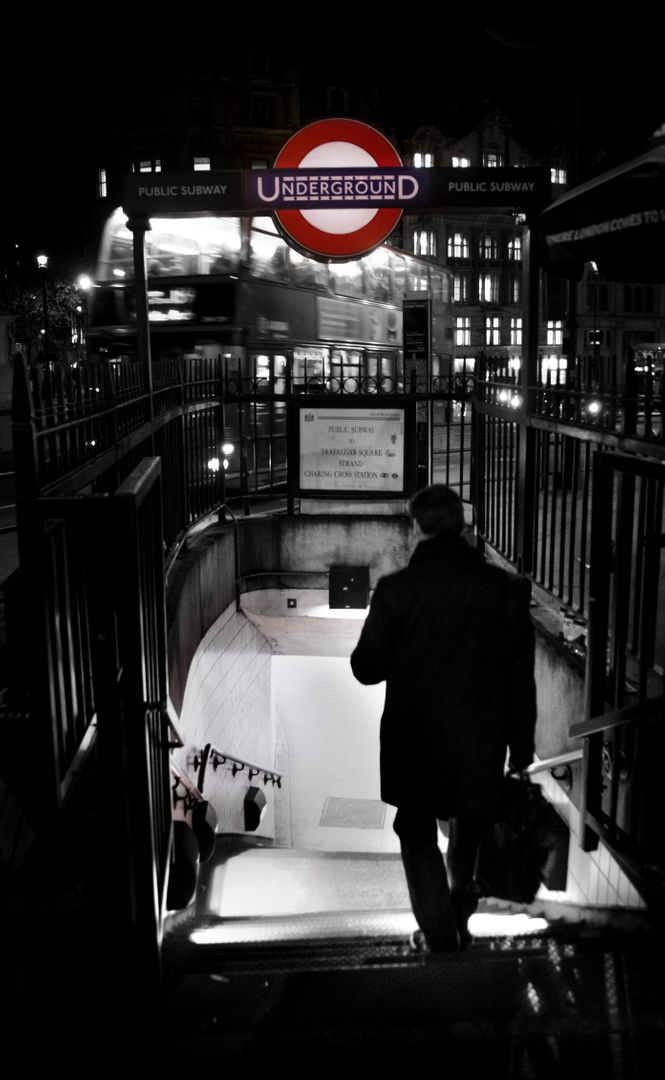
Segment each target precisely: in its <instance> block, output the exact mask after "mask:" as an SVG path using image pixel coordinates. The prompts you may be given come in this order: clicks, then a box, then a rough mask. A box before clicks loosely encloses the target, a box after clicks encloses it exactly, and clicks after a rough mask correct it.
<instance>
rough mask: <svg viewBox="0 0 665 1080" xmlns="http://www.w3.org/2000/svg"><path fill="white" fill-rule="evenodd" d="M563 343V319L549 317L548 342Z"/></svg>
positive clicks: (553, 343)
mask: <svg viewBox="0 0 665 1080" xmlns="http://www.w3.org/2000/svg"><path fill="white" fill-rule="evenodd" d="M562 343H563V323H562V321H561V319H548V322H547V344H548V345H561V344H562Z"/></svg>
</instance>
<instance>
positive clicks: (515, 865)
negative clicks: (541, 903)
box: [475, 776, 569, 904]
mask: <svg viewBox="0 0 665 1080" xmlns="http://www.w3.org/2000/svg"><path fill="white" fill-rule="evenodd" d="M503 786H504V791H503V800H502V808H501V812H500V815H499V817H498V819H497V820H496V821H495V822H494V824H493V825H492V827H491V829H490V831H489V832H488V834H487V835H486V837H485V838H484V839H483V841H482V843H481V845H480V849H479V851H478V861H477V863H476V880H475V888H476V892H477V894H478V895H480V896H492V897H495V898H496V899H500V900H512V901H515V902H517V903H523V904H530V903H531V902H532V900H534V899H535V896H536V893H537V892H538V889H539V887H540V885H541V884H545V885H546V886H547V887H548V888H564V889H565V875H566V869H567V861H568V835H569V834H568V829H567V827H566V825H565V824H564V823H563V821H562V820H561V819H560V817H559V815H558V814H557V812H556V810H555V809H554V807H553V806H552V805H551V804H550V803H549V802H548V801H547V799H546V798H545V796H544V795H543V793H542V791H541V789H540V787H539V785H538V784H534V783H532V782H531V781H530V780H529V779H528V778H526V777H523V776H505V777H504V781H503ZM562 855H563V856H564V862H563V866H562V861H561V856H562ZM562 868H563V877H562V874H561V870H562ZM562 881H563V884H562V883H561V882H562Z"/></svg>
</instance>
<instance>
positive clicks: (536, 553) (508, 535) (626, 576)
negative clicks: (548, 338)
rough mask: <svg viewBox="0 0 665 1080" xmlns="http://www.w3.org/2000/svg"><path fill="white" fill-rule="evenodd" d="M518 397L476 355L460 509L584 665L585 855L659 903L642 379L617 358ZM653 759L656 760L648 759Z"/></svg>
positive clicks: (656, 704)
mask: <svg viewBox="0 0 665 1080" xmlns="http://www.w3.org/2000/svg"><path fill="white" fill-rule="evenodd" d="M539 370H540V372H541V373H542V377H541V378H540V380H539V381H538V383H537V385H536V386H535V387H531V388H529V401H530V402H531V403H532V404H533V408H532V411H527V410H526V409H525V408H524V406H523V402H522V398H521V393H522V390H521V384H520V383H518V380H517V377H516V374H515V372H514V370H513V369H512V368H511V367H510V365H509V364H508V363H507V362H506V361H505V359H504V358H503V357H501V358H498V359H496V360H494V359H493V358H492V357H487V356H484V357H481V358H480V360H479V362H478V365H477V379H476V400H475V409H474V443H473V445H474V458H473V482H474V502H475V504H476V510H477V525H478V530H479V533H480V535H481V537H482V539H483V540H484V541H485V542H486V543H488V544H489V545H491V546H492V547H493V548H495V549H496V550H497V551H499V552H500V553H501V554H502V555H503V556H504V557H505V558H506V559H508V560H509V561H510V562H513V563H514V564H515V566H516V567H517V568H518V569H520V570H522V571H523V572H525V573H527V574H528V576H529V577H530V578H531V579H532V580H533V581H534V582H536V583H537V584H538V585H539V586H541V587H542V588H543V589H544V590H545V591H546V592H548V593H549V594H550V595H551V596H552V598H553V599H554V600H556V601H558V602H559V604H560V606H561V616H562V618H561V636H562V639H563V640H564V641H566V642H567V643H568V644H569V645H570V647H571V650H572V651H573V652H575V653H577V655H578V656H579V657H581V658H582V660H583V661H585V663H586V688H587V705H586V716H585V720H584V721H583V722H580V723H579V724H576V725H575V726H574V728H573V729H572V730H571V734H572V735H573V736H575V737H579V738H581V739H583V740H584V745H585V753H584V766H583V775H584V784H583V787H584V793H583V805H582V807H581V811H582V815H583V820H584V822H585V825H586V826H587V838H586V841H585V842H586V844H587V846H588V847H589V848H591V847H593V846H595V845H596V844H597V843H598V839H599V838H600V839H601V840H602V841H603V843H605V844H606V845H607V846H608V847H609V848H610V850H611V851H612V853H613V854H614V855H615V856H616V858H617V859H618V860H619V862H620V863H621V865H623V866H624V868H625V869H626V872H627V873H628V874H629V876H630V877H631V878H632V880H633V881H634V883H636V884H637V885H638V887H640V888H642V889H643V890H646V893H647V895H648V896H649V898H650V899H652V900H654V902H655V901H656V898H657V900H658V902H659V903H660V905H661V906H662V904H663V902H664V900H665V867H664V866H663V859H662V855H660V856H658V855H657V854H656V846H657V839H656V837H655V835H654V829H653V811H654V798H655V792H656V790H657V788H658V785H659V783H660V781H659V779H658V775H657V773H658V769H656V768H655V767H654V765H653V761H654V760H656V759H655V758H654V756H653V755H654V751H655V750H656V749H657V748H661V743H662V732H663V730H665V716H664V715H663V699H662V682H663V665H664V662H665V619H664V618H663V613H664V612H665V595H664V590H665V586H664V584H663V560H662V551H663V547H664V546H665V522H664V491H665V441H664V439H663V423H662V420H663V416H662V395H661V391H660V388H659V384H658V383H657V381H656V379H655V377H649V378H645V377H644V375H642V376H641V377H639V378H638V376H637V375H636V374H635V373H634V372H633V370H632V358H631V357H630V356H629V357H628V359H627V362H626V365H625V368H624V370H623V371H621V370H620V369H619V366H618V365H617V363H616V361H611V362H609V363H606V364H605V365H604V368H603V372H602V375H601V373H599V370H598V364H597V360H596V358H581V359H578V361H577V362H576V364H575V365H574V367H573V369H572V370H569V371H568V372H566V373H565V374H563V375H561V374H557V376H556V379H555V377H554V375H553V374H552V372H551V371H545V372H544V373H543V365H542V364H540V365H539ZM657 760H659V761H660V760H662V755H661V754H660V749H658V754H657Z"/></svg>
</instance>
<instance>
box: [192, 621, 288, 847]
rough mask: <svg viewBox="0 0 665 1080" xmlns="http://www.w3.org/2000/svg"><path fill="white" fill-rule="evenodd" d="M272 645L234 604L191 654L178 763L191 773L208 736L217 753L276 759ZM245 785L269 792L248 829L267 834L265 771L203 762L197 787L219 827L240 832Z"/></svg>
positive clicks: (268, 762) (269, 813)
mask: <svg viewBox="0 0 665 1080" xmlns="http://www.w3.org/2000/svg"><path fill="white" fill-rule="evenodd" d="M270 663H271V648H270V645H269V643H268V642H267V641H266V639H265V638H264V637H263V635H262V634H260V633H259V631H258V630H257V629H256V627H255V626H254V625H253V624H252V623H251V622H249V621H248V620H247V619H246V618H245V616H244V615H243V614H242V612H238V611H236V609H235V604H232V605H231V606H230V607H228V608H227V609H226V611H225V612H224V613H223V615H221V616H220V617H219V619H217V621H216V622H215V623H214V624H213V625H212V626H211V627H210V629H209V630H208V632H207V634H206V635H205V637H204V638H203V640H202V641H201V643H200V645H199V647H198V649H197V651H196V653H195V655H194V658H193V660H192V663H191V666H190V669H189V673H188V676H187V685H186V687H185V694H184V698H183V704H182V710H181V713H180V719H179V731H180V734H181V735H182V737H183V740H184V742H185V746H184V747H183V748H181V749H179V750H178V751H176V752H175V754H174V761H175V763H176V765H177V766H178V767H179V768H180V769H181V770H182V771H183V772H185V773H186V774H187V775H188V776H189V777H190V779H192V780H193V781H194V782H195V781H196V776H197V772H196V769H195V767H194V764H193V759H194V756H195V755H196V754H197V753H199V754H200V753H201V752H202V751H203V748H204V746H205V745H206V743H211V744H212V745H213V746H214V747H216V748H217V749H218V750H219V751H221V752H222V753H227V754H229V755H232V756H234V757H236V758H241V759H242V760H244V761H248V762H251V763H253V764H256V765H260V766H262V767H263V768H265V769H268V770H271V769H273V768H274V766H275V728H274V719H273V716H272V710H271V693H270ZM250 786H254V787H258V788H260V789H261V790H262V791H263V792H264V794H265V796H266V800H267V806H266V809H265V812H264V817H263V819H262V821H261V824H260V826H259V828H258V829H257V830H256V832H255V833H254V834H253V835H261V836H272V833H273V821H274V814H273V802H274V800H273V790H274V789H273V786H272V784H271V783H270V782H268V784H264V783H263V774H262V773H261V774H259V775H258V776H255V777H253V778H252V779H251V781H250V779H249V777H248V772H247V770H246V769H245V770H244V771H242V772H239V773H237V774H236V776H235V777H234V776H233V773H232V768H231V764H230V762H227V763H226V764H224V765H220V766H219V767H218V768H217V769H216V770H213V768H212V767H211V766H210V765H208V768H207V770H206V774H205V778H204V782H203V795H204V797H205V798H206V799H208V800H209V802H210V803H211V804H212V806H213V807H214V809H215V811H216V813H217V818H218V824H217V831H218V832H220V833H222V832H224V833H244V832H245V824H244V813H243V801H244V798H245V795H246V794H247V791H248V788H249V787H250Z"/></svg>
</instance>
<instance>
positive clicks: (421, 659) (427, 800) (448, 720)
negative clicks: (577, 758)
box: [351, 536, 536, 818]
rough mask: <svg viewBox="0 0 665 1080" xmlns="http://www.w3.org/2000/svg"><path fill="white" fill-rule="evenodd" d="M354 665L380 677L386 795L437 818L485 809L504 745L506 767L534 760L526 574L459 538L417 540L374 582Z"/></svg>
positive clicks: (495, 792) (360, 675) (370, 678)
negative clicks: (406, 556)
mask: <svg viewBox="0 0 665 1080" xmlns="http://www.w3.org/2000/svg"><path fill="white" fill-rule="evenodd" d="M351 668H352V670H353V674H354V675H355V677H356V678H357V679H358V680H359V682H361V683H365V684H370V683H379V682H382V681H383V680H384V679H385V681H386V699H385V707H384V711H383V716H382V718H381V798H382V799H383V801H384V802H387V803H391V804H392V805H393V806H403V805H406V804H407V803H413V802H414V801H415V802H416V803H418V804H419V805H422V806H426V807H428V808H429V809H430V810H432V812H433V813H435V814H436V816H437V817H438V818H450V817H456V816H460V815H466V816H469V817H484V816H488V815H489V816H491V815H493V814H494V813H495V812H496V810H497V808H498V806H497V804H498V799H499V793H500V787H501V779H502V777H503V774H504V771H505V770H504V766H505V762H506V754H507V750H509V752H510V764H511V766H513V767H514V768H518V769H521V768H525V767H526V766H527V765H528V764H530V762H531V761H532V760H533V750H534V729H535V723H536V688H535V678H534V630H533V623H532V621H531V615H530V613H529V588H528V584H527V582H526V580H525V579H523V578H521V577H519V576H518V575H517V574H513V573H509V572H507V571H504V570H502V569H500V568H499V567H497V566H493V565H491V564H490V563H488V562H487V561H486V560H485V559H484V557H483V556H482V555H481V554H480V553H479V552H478V551H477V550H476V549H475V548H473V547H471V546H470V545H469V544H468V543H467V542H466V541H465V540H464V539H462V538H446V537H441V536H434V537H431V538H428V539H427V540H423V541H422V542H421V543H420V544H418V546H417V548H416V550H415V551H414V553H413V556H412V557H411V560H410V562H409V564H408V566H407V567H406V568H405V569H403V570H399V571H397V572H396V573H394V574H389V575H388V576H386V577H383V578H381V579H380V581H379V582H378V584H377V587H376V589H375V591H374V594H373V596H372V601H371V604H370V610H369V613H368V616H367V620H366V622H365V625H364V627H363V630H362V633H361V635H360V639H359V641H358V644H357V645H356V648H355V649H354V651H353V653H352V655H351Z"/></svg>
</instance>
